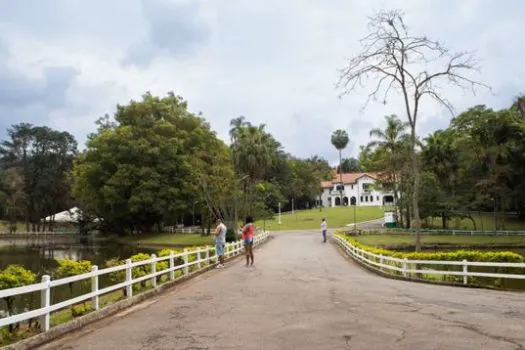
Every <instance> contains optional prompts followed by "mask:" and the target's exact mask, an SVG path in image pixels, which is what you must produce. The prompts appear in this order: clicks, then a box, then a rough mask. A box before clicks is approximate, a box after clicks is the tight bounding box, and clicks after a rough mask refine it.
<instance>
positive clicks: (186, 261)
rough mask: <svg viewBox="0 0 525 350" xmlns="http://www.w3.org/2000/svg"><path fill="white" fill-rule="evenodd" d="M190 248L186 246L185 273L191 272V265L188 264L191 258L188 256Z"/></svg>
mask: <svg viewBox="0 0 525 350" xmlns="http://www.w3.org/2000/svg"><path fill="white" fill-rule="evenodd" d="M188 253H189V252H188V248H184V274H185V275H187V274H188V273H190V267H189V266H188V264H189V262H190V258H189V256H188Z"/></svg>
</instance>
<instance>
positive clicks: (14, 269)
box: [0, 265, 36, 289]
mask: <svg viewBox="0 0 525 350" xmlns="http://www.w3.org/2000/svg"><path fill="white" fill-rule="evenodd" d="M35 280H36V275H35V274H34V273H33V272H31V271H29V270H27V269H25V268H24V267H22V266H20V265H9V266H7V267H6V268H5V269H3V270H1V271H0V289H8V288H16V287H23V286H26V285H28V284H31V283H34V282H35Z"/></svg>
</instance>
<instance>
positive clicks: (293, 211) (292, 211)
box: [292, 197, 295, 215]
mask: <svg viewBox="0 0 525 350" xmlns="http://www.w3.org/2000/svg"><path fill="white" fill-rule="evenodd" d="M294 212H295V211H294V203H293V197H292V215H293V214H294Z"/></svg>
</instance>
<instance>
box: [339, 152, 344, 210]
mask: <svg viewBox="0 0 525 350" xmlns="http://www.w3.org/2000/svg"><path fill="white" fill-rule="evenodd" d="M342 163H343V156H342V150H339V182H340V184H339V186H340V187H339V190H340V193H341V201H340V202H339V203H340V205H341V206H343V168H342V165H343V164H342Z"/></svg>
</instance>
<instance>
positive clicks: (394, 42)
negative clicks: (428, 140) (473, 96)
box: [338, 10, 485, 251]
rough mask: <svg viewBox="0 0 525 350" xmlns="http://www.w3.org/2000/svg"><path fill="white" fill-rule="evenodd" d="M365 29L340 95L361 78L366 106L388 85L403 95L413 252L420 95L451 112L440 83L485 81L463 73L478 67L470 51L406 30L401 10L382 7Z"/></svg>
mask: <svg viewBox="0 0 525 350" xmlns="http://www.w3.org/2000/svg"><path fill="white" fill-rule="evenodd" d="M369 28H370V32H369V34H368V35H367V36H365V37H364V38H362V39H361V45H362V52H361V53H360V54H358V55H356V56H354V57H353V58H351V59H350V61H349V62H348V65H347V66H346V67H345V68H343V69H342V70H341V76H340V79H339V82H338V86H339V87H340V88H341V89H342V93H341V96H343V95H345V94H349V93H351V92H353V91H356V90H357V89H358V88H359V87H360V86H361V84H362V83H363V82H364V81H368V80H372V81H373V82H374V84H375V87H374V88H373V89H372V91H371V92H370V93H369V95H368V99H367V104H368V102H369V101H371V100H374V101H377V100H379V99H380V100H381V102H383V103H386V101H387V98H388V96H389V95H390V92H391V90H392V89H395V90H397V91H398V92H400V93H401V96H402V101H403V103H404V107H405V112H406V117H407V120H408V123H409V125H410V140H411V154H412V156H411V166H412V172H413V191H412V204H413V218H414V221H415V225H416V227H415V228H416V250H417V251H419V250H420V249H421V237H420V232H419V229H420V227H421V220H420V215H419V207H418V190H419V183H420V174H419V165H418V161H417V155H416V145H417V136H416V126H417V121H418V116H419V110H420V105H421V102H422V99H423V98H424V97H430V98H432V99H433V100H434V101H436V102H437V103H438V104H440V105H442V106H444V107H445V108H447V109H448V110H449V111H451V113H453V112H452V111H453V108H452V105H451V103H450V101H448V100H447V99H446V97H445V96H444V93H443V90H442V87H443V86H444V85H452V86H457V87H461V88H471V89H472V90H473V91H475V88H476V87H480V86H485V85H484V84H482V83H480V82H478V81H476V80H473V79H471V78H469V77H468V75H467V74H468V73H469V72H471V71H474V70H476V68H477V67H476V65H477V61H476V59H475V57H474V55H473V54H472V53H471V52H467V51H464V52H458V53H451V51H450V50H449V49H447V48H446V47H445V46H443V45H442V44H441V43H440V42H438V41H434V40H431V39H429V38H428V37H426V36H417V35H412V34H409V32H408V29H407V27H406V26H405V23H404V20H403V14H402V13H400V12H399V11H396V10H393V11H385V10H383V11H380V12H379V13H377V14H376V15H375V16H374V17H372V18H371V19H370V22H369ZM365 107H366V104H365Z"/></svg>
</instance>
